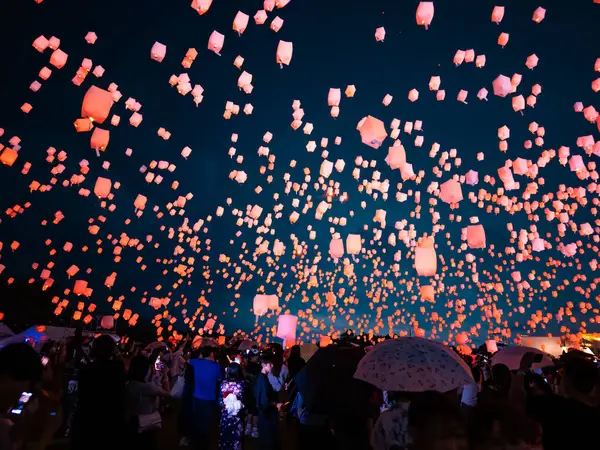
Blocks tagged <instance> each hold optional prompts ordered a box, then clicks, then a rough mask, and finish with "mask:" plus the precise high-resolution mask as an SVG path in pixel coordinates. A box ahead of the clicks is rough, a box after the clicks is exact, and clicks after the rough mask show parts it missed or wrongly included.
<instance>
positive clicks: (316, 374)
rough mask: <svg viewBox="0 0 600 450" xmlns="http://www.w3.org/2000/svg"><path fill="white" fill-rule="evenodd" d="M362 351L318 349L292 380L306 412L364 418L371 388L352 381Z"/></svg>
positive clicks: (346, 347) (345, 348) (353, 349)
mask: <svg viewBox="0 0 600 450" xmlns="http://www.w3.org/2000/svg"><path fill="white" fill-rule="evenodd" d="M363 356H365V351H364V349H363V348H360V347H354V346H345V345H331V346H329V347H325V348H321V349H319V350H318V351H317V352H316V353H315V354H314V355H313V356H312V358H310V359H309V360H308V362H307V363H306V365H305V366H304V367H303V368H302V370H301V371H300V372H298V374H297V375H296V377H295V378H294V381H295V384H296V389H297V390H298V392H300V394H301V395H302V399H303V401H304V404H305V405H306V407H307V409H308V411H310V412H311V413H317V414H327V415H353V414H354V415H367V414H368V406H369V396H370V395H371V393H372V392H373V387H372V386H370V385H369V384H367V383H365V382H363V381H361V380H356V379H354V372H355V371H356V367H357V366H358V362H359V361H360V360H361V359H362V358H363Z"/></svg>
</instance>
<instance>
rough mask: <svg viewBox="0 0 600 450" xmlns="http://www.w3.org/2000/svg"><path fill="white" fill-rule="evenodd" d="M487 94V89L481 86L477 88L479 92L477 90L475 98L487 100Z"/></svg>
mask: <svg viewBox="0 0 600 450" xmlns="http://www.w3.org/2000/svg"><path fill="white" fill-rule="evenodd" d="M487 96H488V90H487V89H486V88H481V89H479V92H477V98H478V99H479V100H485V101H487V99H488V98H487Z"/></svg>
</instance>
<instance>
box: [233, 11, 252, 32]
mask: <svg viewBox="0 0 600 450" xmlns="http://www.w3.org/2000/svg"><path fill="white" fill-rule="evenodd" d="M249 20H250V16H248V14H244V13H243V12H241V11H238V12H237V14H236V15H235V18H234V19H233V31H237V33H238V35H240V36H241V35H242V33H243V32H244V31H246V27H248V21H249Z"/></svg>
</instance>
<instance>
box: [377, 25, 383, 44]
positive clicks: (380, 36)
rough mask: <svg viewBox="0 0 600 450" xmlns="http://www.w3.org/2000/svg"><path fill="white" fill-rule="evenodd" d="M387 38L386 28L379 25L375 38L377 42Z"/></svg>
mask: <svg viewBox="0 0 600 450" xmlns="http://www.w3.org/2000/svg"><path fill="white" fill-rule="evenodd" d="M384 39H385V28H384V27H379V28H377V29H376V30H375V40H376V41H377V42H383V40H384Z"/></svg>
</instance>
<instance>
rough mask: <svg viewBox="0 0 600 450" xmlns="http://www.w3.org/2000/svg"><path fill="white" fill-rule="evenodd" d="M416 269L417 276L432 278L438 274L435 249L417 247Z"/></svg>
mask: <svg viewBox="0 0 600 450" xmlns="http://www.w3.org/2000/svg"><path fill="white" fill-rule="evenodd" d="M415 268H416V270H417V274H419V275H420V276H423V277H432V276H433V275H435V273H436V272H437V257H436V254H435V249H434V248H433V247H431V248H425V247H417V248H415Z"/></svg>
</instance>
